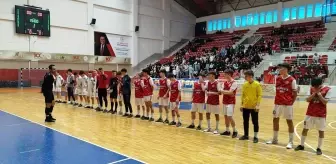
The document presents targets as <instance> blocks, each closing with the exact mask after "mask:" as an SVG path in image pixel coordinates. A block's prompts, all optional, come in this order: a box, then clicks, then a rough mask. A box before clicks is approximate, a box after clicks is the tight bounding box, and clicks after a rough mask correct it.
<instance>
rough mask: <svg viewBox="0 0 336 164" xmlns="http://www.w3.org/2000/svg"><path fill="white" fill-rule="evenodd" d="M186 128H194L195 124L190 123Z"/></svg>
mask: <svg viewBox="0 0 336 164" xmlns="http://www.w3.org/2000/svg"><path fill="white" fill-rule="evenodd" d="M187 128H189V129H194V128H195V125H194V124H190V125H189V126H188V127H187Z"/></svg>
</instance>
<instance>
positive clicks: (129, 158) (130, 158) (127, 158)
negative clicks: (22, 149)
mask: <svg viewBox="0 0 336 164" xmlns="http://www.w3.org/2000/svg"><path fill="white" fill-rule="evenodd" d="M0 111H1V112H4V113H7V114H9V115H12V116H15V117H18V118H21V119H23V120H26V121H28V122H31V123H33V124H36V125H40V126H42V127H45V128H48V129H50V130H53V131H56V132H59V133H61V134H63V135H66V136H69V137H72V138H74V139H77V140H80V141H83V142H85V143H88V144H91V145H94V146H97V147H100V148H102V149H105V150H107V151H110V152H112V153H115V154H119V155H121V156H124V157H125V158H124V159H122V160H123V161H126V160H134V161H138V162H141V163H146V162H143V161H141V160H138V159H135V158H132V157H130V156H128V155H126V154H123V153H120V152H117V151H114V150H111V149H108V148H106V147H104V146H101V145H97V144H95V143H92V142H90V141H86V140H84V139H81V138H78V137H75V136H73V135H70V134H67V133H65V132H62V131H59V130H56V129H54V128H51V127H48V126H46V125H43V124H41V123H38V122H35V121H31V120H28V119H26V118H24V117H21V116H18V115H16V114H12V113H9V112H7V111H4V110H2V109H0ZM118 161H119V162H122V161H121V160H118ZM118 161H113V162H118ZM113 162H112V163H113Z"/></svg>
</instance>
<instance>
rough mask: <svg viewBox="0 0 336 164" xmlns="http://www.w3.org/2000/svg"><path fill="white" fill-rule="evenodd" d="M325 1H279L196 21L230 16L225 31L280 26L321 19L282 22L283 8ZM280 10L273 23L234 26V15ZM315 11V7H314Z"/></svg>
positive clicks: (200, 20)
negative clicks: (228, 27) (228, 25)
mask: <svg viewBox="0 0 336 164" xmlns="http://www.w3.org/2000/svg"><path fill="white" fill-rule="evenodd" d="M318 2H320V3H322V4H323V3H324V1H323V0H304V1H302V0H293V1H287V2H278V3H276V4H271V5H266V6H260V7H256V8H250V9H244V10H238V11H231V12H227V13H222V14H217V15H211V16H206V17H201V18H197V19H196V22H204V21H211V20H218V19H224V18H230V19H231V29H227V30H224V31H233V30H241V29H258V28H260V27H267V26H280V25H281V24H292V23H300V22H307V21H314V20H320V18H309V19H302V20H299V19H296V20H290V21H286V22H282V9H283V8H287V7H294V6H302V5H307V4H316V3H318ZM274 10H277V11H278V22H275V23H271V24H264V25H257V26H246V27H238V28H237V27H234V22H235V20H234V17H235V16H242V15H245V16H246V15H247V14H250V13H252V14H254V13H256V12H257V13H260V12H267V11H274ZM313 11H314V9H313ZM214 32H216V31H212V32H208V33H214Z"/></svg>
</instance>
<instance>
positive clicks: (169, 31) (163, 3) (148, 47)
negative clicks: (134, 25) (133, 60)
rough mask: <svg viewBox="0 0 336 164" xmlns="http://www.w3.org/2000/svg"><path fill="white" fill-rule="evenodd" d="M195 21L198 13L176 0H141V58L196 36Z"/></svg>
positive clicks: (139, 45)
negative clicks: (193, 13) (191, 11)
mask: <svg viewBox="0 0 336 164" xmlns="http://www.w3.org/2000/svg"><path fill="white" fill-rule="evenodd" d="M195 24H196V17H195V16H194V15H192V14H191V13H189V12H188V11H187V10H186V9H184V8H183V7H182V6H180V5H179V4H177V3H176V2H175V1H174V0H139V15H138V25H139V26H140V32H139V34H138V38H139V39H138V58H137V61H138V62H141V61H142V60H144V59H146V58H147V57H149V56H150V55H152V54H153V53H162V52H163V50H165V49H168V48H169V47H171V46H173V45H174V43H177V42H179V41H181V39H190V38H192V37H193V36H194V33H195Z"/></svg>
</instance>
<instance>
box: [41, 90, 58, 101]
mask: <svg viewBox="0 0 336 164" xmlns="http://www.w3.org/2000/svg"><path fill="white" fill-rule="evenodd" d="M43 96H44V102H45V103H52V102H53V101H54V100H55V99H54V94H53V93H52V92H43Z"/></svg>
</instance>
